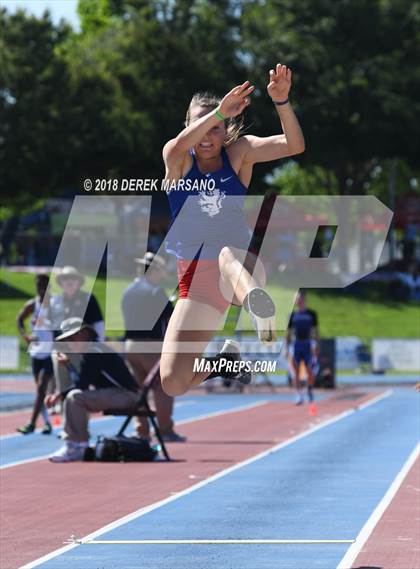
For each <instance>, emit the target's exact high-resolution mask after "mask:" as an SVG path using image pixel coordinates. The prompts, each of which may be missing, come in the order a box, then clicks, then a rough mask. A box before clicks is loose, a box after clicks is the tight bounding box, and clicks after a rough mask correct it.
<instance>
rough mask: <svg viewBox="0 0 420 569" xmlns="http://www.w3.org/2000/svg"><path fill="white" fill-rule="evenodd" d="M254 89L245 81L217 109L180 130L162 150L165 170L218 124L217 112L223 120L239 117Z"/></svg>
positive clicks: (226, 96) (228, 94)
mask: <svg viewBox="0 0 420 569" xmlns="http://www.w3.org/2000/svg"><path fill="white" fill-rule="evenodd" d="M253 90H254V87H253V86H252V85H249V81H245V83H242V85H237V86H236V87H234V88H233V89H232V90H231V91H229V93H227V94H226V95H225V96H224V97H223V99H222V101H221V103H220V105H219V107H218V109H214V110H212V111H210V112H209V113H207V114H206V115H204V116H202V117H200V118H199V119H197V120H196V121H194V122H193V123H191V124H189V125H188V126H187V127H185V128H184V130H182V131H181V132H180V133H179V134H178V136H177V137H176V138H173V139H172V140H170V141H169V142H167V143H166V144H165V146H164V148H163V158H164V161H165V164H166V166H167V169H168V168H169V169H170V168H171V166H173V165H176V163H177V162H179V161H180V160H183V158H184V156H185V153H186V152H188V150H189V149H190V148H192V147H193V146H194V145H195V144H197V143H198V142H200V140H201V139H202V138H203V137H204V136H205V135H206V133H207V132H208V131H209V130H210V129H211V128H213V127H215V126H217V125H218V124H219V123H220V120H221V119H220V118H218V117H217V116H216V111H217V110H219V111H220V113H221V114H222V116H224V117H225V118H229V117H236V116H237V115H240V114H241V113H242V111H243V110H244V109H245V107H246V106H247V105H249V103H250V99H249V97H248V95H249V94H250V93H252V91H253Z"/></svg>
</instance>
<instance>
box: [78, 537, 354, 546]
mask: <svg viewBox="0 0 420 569" xmlns="http://www.w3.org/2000/svg"><path fill="white" fill-rule="evenodd" d="M69 543H75V544H77V545H292V544H294V545H296V544H299V545H308V544H311V545H326V544H337V543H354V539H109V540H107V539H95V540H92V541H83V540H81V539H71V538H70V540H69Z"/></svg>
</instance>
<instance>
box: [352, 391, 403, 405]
mask: <svg viewBox="0 0 420 569" xmlns="http://www.w3.org/2000/svg"><path fill="white" fill-rule="evenodd" d="M393 393H394V392H393V390H392V389H387V390H386V391H385V392H384V393H381V394H380V395H378V396H377V397H374V398H373V399H369V401H366V402H365V403H362V404H361V405H358V406H357V407H358V409H366V408H367V407H370V405H373V404H374V403H377V402H378V401H381V400H382V399H385V398H386V397H389V396H390V395H392V394H393Z"/></svg>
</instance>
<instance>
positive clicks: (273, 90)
mask: <svg viewBox="0 0 420 569" xmlns="http://www.w3.org/2000/svg"><path fill="white" fill-rule="evenodd" d="M291 86H292V70H291V69H289V68H288V67H286V66H285V65H281V63H277V65H276V69H275V70H274V69H270V82H269V84H268V85H267V91H268V94H269V95H270V97H271V98H272V99H273V101H285V100H286V99H287V97H288V96H289V91H290V87H291Z"/></svg>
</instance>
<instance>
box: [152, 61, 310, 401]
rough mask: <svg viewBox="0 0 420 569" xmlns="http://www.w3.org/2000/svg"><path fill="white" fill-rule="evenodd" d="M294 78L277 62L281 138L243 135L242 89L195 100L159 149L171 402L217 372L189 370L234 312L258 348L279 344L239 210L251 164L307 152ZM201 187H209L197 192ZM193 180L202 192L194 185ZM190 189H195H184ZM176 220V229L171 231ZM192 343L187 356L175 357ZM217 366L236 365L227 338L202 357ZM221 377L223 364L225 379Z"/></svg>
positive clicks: (273, 89)
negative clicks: (171, 286)
mask: <svg viewBox="0 0 420 569" xmlns="http://www.w3.org/2000/svg"><path fill="white" fill-rule="evenodd" d="M291 80H292V72H291V70H290V69H288V68H287V67H286V66H285V65H281V64H277V66H276V68H275V69H272V70H270V72H269V83H268V86H267V91H268V95H269V97H270V98H271V100H272V102H273V103H274V106H275V109H276V112H277V115H278V119H279V123H280V124H281V127H282V129H283V134H275V135H273V136H268V137H263V138H261V137H257V136H252V135H244V136H240V128H239V127H238V125H237V123H236V122H235V117H238V116H239V115H241V114H242V112H243V111H244V110H245V108H246V107H247V106H248V105H249V104H250V94H251V93H252V91H253V90H254V87H253V86H252V85H250V82H249V81H245V82H244V83H243V84H241V85H237V86H236V87H234V88H233V89H231V90H230V91H229V92H228V93H227V94H226V95H225V96H224V97H223V98H222V99H221V100H220V99H218V98H216V97H213V96H209V95H208V94H200V93H199V94H196V95H194V96H193V98H192V100H191V103H190V105H189V107H188V111H187V116H186V127H185V128H184V129H183V130H182V131H181V132H180V133H179V134H178V136H176V137H175V138H173V139H172V140H170V141H169V142H167V143H166V144H165V146H164V149H163V159H164V162H165V169H166V174H165V179H166V180H168V182H171V186H170V190H169V192H168V198H169V204H170V208H171V212H172V219H173V222H175V223H173V225H172V227H171V229H170V231H169V234H168V239H167V251H169V252H172V253H174V254H175V255H176V256H177V268H178V279H179V300H178V302H177V304H176V306H175V310H174V313H173V315H172V317H171V319H170V321H169V325H168V329H167V331H166V335H165V341H164V345H163V350H162V357H161V366H160V371H161V379H162V385H163V388H164V390H165V391H166V393H168V394H169V395H181V394H183V393H185V392H186V391H188V389H190V388H191V387H193V386H196V385H199V384H200V383H201V382H203V381H204V380H206V379H208V378H209V377H212V373H216V371H215V372H212V373H209V371H208V369H207V370H206V371H194V362H195V360H196V359H197V357H199V356H200V355H201V354H202V353H203V352H204V350H205V348H206V346H207V344H208V342H209V341H210V340H211V338H212V337H213V335H214V333H215V331H216V330H217V329H218V328H219V326H220V323H221V319H222V316H223V314H224V313H225V311H226V310H227V308H228V307H229V306H230V304H237V305H239V306H243V307H244V308H245V309H246V311H247V312H248V313H249V315H250V318H251V320H252V321H253V323H254V325H255V327H256V329H257V333H258V336H259V338H260V340H261V341H262V342H264V343H267V344H270V343H272V342H274V341H275V339H276V328H275V306H274V303H273V301H272V299H271V297H270V296H269V295H268V293H267V292H266V291H265V290H264V288H263V287H264V285H265V273H264V268H263V266H262V263H261V262H260V261H257V259H256V258H255V256H254V255H252V254H251V253H249V252H248V247H249V243H250V233H249V229H248V227H247V224H246V222H245V217H244V213H243V209H242V207H241V206H242V204H243V198H244V196H245V194H246V192H247V188H248V186H249V184H250V182H251V177H252V170H253V166H254V164H257V163H259V162H269V161H275V160H279V159H281V158H284V157H286V156H293V155H295V154H299V153H301V152H303V150H304V138H303V134H302V131H301V128H300V126H299V123H298V120H297V118H296V116H295V114H294V112H293V109H292V106H291V104H290V101H289V91H290V87H291ZM206 180H207V181H208V184H207V187H203V186H204V182H205V181H206ZM197 181H198V182H203V186H200V185H199V187H198V188H197V187H195V186H194V182H197ZM211 181H213V184H210V182H211ZM173 186H174V187H173ZM188 187H189V188H192V189H191V190H190V191H186V188H188ZM233 198H234V199H233ZM178 216H181V218H182V221H183V222H182V224H180V223H176V219H177V218H178ZM203 237H204V245H203V246H202V248H201V250H200V245H202V243H203ZM197 248H198V249H199V250H200V251H199V253H198V252H197ZM197 322H200V324H201V329H200V330H197V326H196V323H197ZM188 342H191V348H190V350H189V352H188V353H187V351H186V350H179V351H178V350H176V349H174V346H177V344H180V343H184V344H185V343H188ZM222 358H223V361H225V360H229V363H230V364H231V363H232V362H233V361H235V362H237V361H238V360H239V359H240V354H239V345H238V344H237V343H236V342H234V341H233V340H228V341H227V343H226V344H225V346H224V347H223V349H222V352H221V354H219V355H218V356H215V358H208V359H209V360H211V362H212V363H213V362H214V361H219V362H220V361H221V359H222ZM234 367H235V366H234ZM229 369H230V368H229ZM227 373H228V366H226V373H225V377H228V375H227ZM233 373H234V372H232V374H233ZM230 377H233V378H234V379H238V380H239V381H241V382H242V383H247V382H249V381H250V378H249V376H248V375H240V374H238V373H237V374H236V376H234V375H231V376H230Z"/></svg>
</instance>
